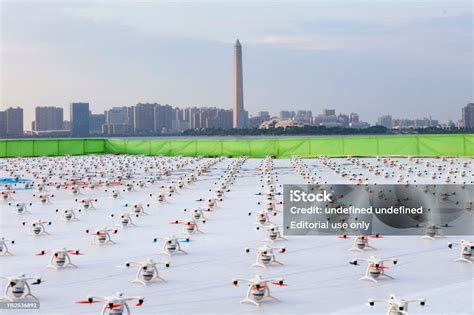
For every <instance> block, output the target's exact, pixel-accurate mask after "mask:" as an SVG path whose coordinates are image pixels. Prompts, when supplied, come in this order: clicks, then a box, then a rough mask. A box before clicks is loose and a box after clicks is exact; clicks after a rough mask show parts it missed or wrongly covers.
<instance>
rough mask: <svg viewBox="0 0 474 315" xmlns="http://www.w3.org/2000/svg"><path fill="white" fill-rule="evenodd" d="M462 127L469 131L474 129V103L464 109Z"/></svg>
mask: <svg viewBox="0 0 474 315" xmlns="http://www.w3.org/2000/svg"><path fill="white" fill-rule="evenodd" d="M462 126H463V127H464V128H467V129H471V128H474V103H469V104H467V105H466V106H465V107H463V109H462Z"/></svg>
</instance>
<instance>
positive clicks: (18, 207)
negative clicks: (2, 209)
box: [8, 202, 33, 214]
mask: <svg viewBox="0 0 474 315" xmlns="http://www.w3.org/2000/svg"><path fill="white" fill-rule="evenodd" d="M8 205H9V206H14V207H15V212H16V213H18V214H26V213H31V212H30V211H28V206H31V205H33V204H32V203H31V202H30V203H26V202H20V203H16V204H12V203H11V202H10V203H8Z"/></svg>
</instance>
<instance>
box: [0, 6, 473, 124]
mask: <svg viewBox="0 0 474 315" xmlns="http://www.w3.org/2000/svg"><path fill="white" fill-rule="evenodd" d="M340 4H341V3H339V5H337V4H332V3H328V2H317V3H316V2H315V3H296V4H288V3H265V4H263V3H239V4H237V3H230V2H226V3H219V4H213V5H212V6H213V9H214V10H208V9H209V6H210V5H211V4H206V3H201V4H189V3H181V4H178V3H148V4H136V3H125V4H122V5H116V4H111V3H108V4H107V3H97V4H92V3H72V4H69V3H61V2H57V3H49V4H46V3H41V4H34V3H13V2H9V3H2V30H3V31H2V32H3V34H2V35H3V36H2V45H1V46H2V48H1V49H2V99H1V102H2V107H3V108H7V107H10V106H13V107H16V106H21V107H23V108H24V109H25V126H26V127H27V129H29V127H30V121H31V120H33V115H34V111H33V109H34V107H35V106H60V107H63V108H64V109H66V108H67V106H68V104H69V103H71V102H80V101H83V102H89V103H90V104H91V108H93V112H102V111H104V110H105V109H106V108H111V107H113V106H124V105H127V106H129V105H134V104H136V103H138V102H159V103H169V104H173V105H175V106H182V107H185V106H217V107H221V108H228V109H230V108H232V65H231V58H232V57H231V56H230V54H229V49H230V47H231V45H232V43H233V40H235V38H236V37H239V38H241V39H243V42H245V47H246V54H245V56H244V58H243V59H244V60H243V63H244V64H245V69H246V79H245V83H244V89H245V91H246V92H245V106H246V109H247V110H248V111H249V112H251V113H255V112H258V111H264V110H266V111H272V112H278V111H280V110H285V109H287V108H302V109H306V110H312V111H313V112H320V111H321V110H322V109H323V108H337V109H339V110H340V111H343V112H346V113H350V112H358V113H359V114H360V115H361V116H363V117H365V118H364V119H365V120H366V121H369V122H371V123H374V122H375V121H376V119H377V115H380V114H384V113H390V114H392V115H393V116H397V117H400V116H405V117H407V116H408V117H421V116H424V115H426V114H427V113H429V114H431V115H432V116H434V117H438V118H439V119H443V120H449V119H451V120H457V119H458V114H457V112H456V111H453V110H452V108H453V107H459V106H462V104H466V103H469V102H471V101H472V90H473V89H472V76H471V71H472V70H471V69H472V59H471V57H472V46H471V45H470V42H471V41H472V29H471V26H472V25H471V21H472V6H471V5H470V2H468V1H465V2H464V1H461V2H448V1H425V2H423V3H418V4H413V3H409V2H407V1H404V2H400V3H399V4H394V3H389V2H387V1H378V2H370V3H369V4H367V3H365V4H364V3H362V2H355V3H352V4H351V3H345V2H344V5H342V6H341V5H340ZM369 7H370V10H368V8H369ZM230 12H232V15H231V16H230V15H229V14H230ZM197 13H199V14H197ZM151 16H156V18H153V19H148V18H146V17H151ZM195 16H200V17H202V18H196V17H195ZM203 18H205V19H203ZM263 18H264V19H263ZM263 20H264V21H265V22H263ZM44 21H47V23H44ZM263 25H264V26H265V27H262V26H263ZM166 26H168V27H166ZM217 26H219V27H217ZM71 33H73V34H74V35H75V36H74V38H72V37H71V36H70V34H71ZM440 47H442V49H440ZM83 51H87V56H84V54H82V53H81V52H83ZM86 57H87V58H86ZM375 108H376V109H377V110H374V109H375ZM66 117H67V116H66Z"/></svg>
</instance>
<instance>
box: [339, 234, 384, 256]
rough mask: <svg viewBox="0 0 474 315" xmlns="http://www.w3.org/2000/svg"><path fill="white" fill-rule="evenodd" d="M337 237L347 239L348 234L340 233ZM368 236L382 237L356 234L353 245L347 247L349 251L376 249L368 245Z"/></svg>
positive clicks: (373, 236)
mask: <svg viewBox="0 0 474 315" xmlns="http://www.w3.org/2000/svg"><path fill="white" fill-rule="evenodd" d="M339 238H342V239H349V238H350V236H348V235H342V236H340V237H339ZM369 238H383V236H381V235H378V234H376V235H356V236H355V238H354V243H353V246H352V247H351V248H350V249H349V250H350V251H357V252H363V251H365V250H367V249H372V250H374V249H376V248H375V247H373V246H370V245H369Z"/></svg>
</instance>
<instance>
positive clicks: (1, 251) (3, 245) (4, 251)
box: [0, 237, 15, 256]
mask: <svg viewBox="0 0 474 315" xmlns="http://www.w3.org/2000/svg"><path fill="white" fill-rule="evenodd" d="M7 243H10V244H12V245H13V244H15V240H9V239H6V238H4V237H0V256H7V255H8V256H12V253H10V251H9V250H8V246H7Z"/></svg>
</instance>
